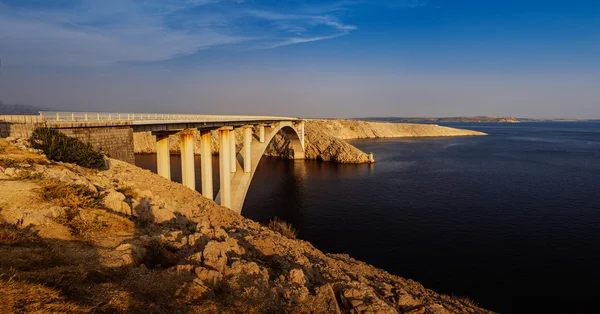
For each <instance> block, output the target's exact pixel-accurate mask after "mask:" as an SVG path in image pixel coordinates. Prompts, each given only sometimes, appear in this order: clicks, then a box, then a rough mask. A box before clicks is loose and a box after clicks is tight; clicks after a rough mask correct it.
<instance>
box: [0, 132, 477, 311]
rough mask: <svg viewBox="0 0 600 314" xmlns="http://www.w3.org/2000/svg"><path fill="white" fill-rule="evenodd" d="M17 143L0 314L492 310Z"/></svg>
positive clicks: (167, 188)
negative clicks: (58, 160)
mask: <svg viewBox="0 0 600 314" xmlns="http://www.w3.org/2000/svg"><path fill="white" fill-rule="evenodd" d="M17 144H18V145H17V146H13V145H8V144H7V143H6V142H4V141H2V140H0V191H1V193H0V209H1V210H0V289H1V290H2V293H1V294H0V312H2V313H14V312H39V313H49V312H68V313H90V312H118V313H141V312H143V313H175V312H177V313H489V312H488V311H486V310H484V309H481V308H478V307H477V306H475V305H474V304H473V303H472V302H471V301H469V300H468V299H466V298H457V297H453V296H447V295H441V294H438V293H435V292H433V291H431V290H429V289H426V288H424V287H423V286H422V285H420V284H419V283H417V282H415V281H412V280H409V279H404V278H401V277H398V276H395V275H392V274H389V273H387V272H385V271H384V270H381V269H377V268H375V267H373V266H370V265H368V264H365V263H363V262H360V261H357V260H355V259H353V258H351V257H349V256H347V255H340V254H326V253H323V252H321V251H319V250H318V249H316V248H315V247H313V246H312V245H311V244H310V243H308V242H306V241H302V240H296V239H290V238H286V237H284V236H282V235H281V234H279V233H277V232H274V231H272V230H270V229H269V228H267V227H265V226H262V225H260V224H258V223H256V222H254V221H251V220H249V219H245V218H244V217H242V216H240V215H238V214H235V213H233V212H232V211H230V210H228V209H227V208H224V207H220V206H218V205H216V204H215V203H214V202H213V201H211V200H208V199H206V198H204V197H203V196H202V195H200V194H199V193H198V192H196V191H192V190H190V189H188V188H186V187H184V186H182V185H180V184H178V183H175V182H171V181H169V180H166V179H164V178H162V177H160V176H157V175H155V174H154V173H151V172H149V171H146V170H142V169H140V168H137V167H135V166H133V165H130V164H127V163H125V162H121V161H118V160H114V159H110V160H108V163H109V169H108V170H105V171H92V170H88V169H84V168H81V167H78V166H76V165H73V164H66V163H56V162H52V161H49V160H47V159H46V158H45V157H44V156H41V155H39V154H38V153H36V152H35V151H31V150H29V149H27V148H25V147H23V145H22V143H20V144H19V143H17ZM381 254H385V252H381Z"/></svg>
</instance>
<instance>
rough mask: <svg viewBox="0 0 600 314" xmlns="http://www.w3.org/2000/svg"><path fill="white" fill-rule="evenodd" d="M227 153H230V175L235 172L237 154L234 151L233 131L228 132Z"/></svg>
mask: <svg viewBox="0 0 600 314" xmlns="http://www.w3.org/2000/svg"><path fill="white" fill-rule="evenodd" d="M229 152H230V162H231V165H230V167H231V169H230V170H231V173H235V172H236V171H237V154H236V151H235V129H233V130H231V132H229Z"/></svg>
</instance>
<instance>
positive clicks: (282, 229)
mask: <svg viewBox="0 0 600 314" xmlns="http://www.w3.org/2000/svg"><path fill="white" fill-rule="evenodd" d="M269 229H271V230H273V231H275V232H279V233H281V235H282V236H284V237H288V238H290V239H295V238H296V235H298V231H296V229H294V227H292V225H291V224H289V223H287V222H285V221H283V220H281V219H279V218H277V217H275V218H273V219H271V221H269Z"/></svg>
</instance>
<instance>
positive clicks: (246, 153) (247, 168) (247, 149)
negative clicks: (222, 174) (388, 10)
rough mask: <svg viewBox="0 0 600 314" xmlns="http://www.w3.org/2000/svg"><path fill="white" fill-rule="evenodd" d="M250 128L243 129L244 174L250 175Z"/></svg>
mask: <svg viewBox="0 0 600 314" xmlns="http://www.w3.org/2000/svg"><path fill="white" fill-rule="evenodd" d="M251 145H252V126H251V125H250V126H245V127H244V147H243V148H242V149H243V152H244V172H245V173H250V172H251V171H252V146H251Z"/></svg>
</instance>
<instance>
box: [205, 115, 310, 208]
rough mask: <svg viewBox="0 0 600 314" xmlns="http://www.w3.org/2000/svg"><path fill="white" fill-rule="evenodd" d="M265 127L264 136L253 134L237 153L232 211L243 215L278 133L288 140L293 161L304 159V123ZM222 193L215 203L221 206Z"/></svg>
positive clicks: (278, 123)
mask: <svg viewBox="0 0 600 314" xmlns="http://www.w3.org/2000/svg"><path fill="white" fill-rule="evenodd" d="M263 127H264V136H263V137H262V139H263V140H262V141H261V136H260V132H261V131H259V134H258V135H256V134H253V135H252V136H251V140H250V141H249V142H248V141H247V140H246V141H244V143H243V145H242V147H241V150H240V151H239V153H236V167H237V169H236V171H235V172H233V173H232V174H231V210H233V211H235V212H237V213H239V214H241V212H242V207H243V205H244V200H245V199H246V194H247V193H248V189H249V188H250V184H251V183H252V178H253V177H254V173H255V172H256V169H257V168H258V164H259V163H260V160H261V158H262V156H264V154H265V151H266V149H267V147H268V146H269V144H270V143H271V142H272V141H273V139H274V138H275V136H276V135H277V133H278V132H280V131H281V133H283V134H284V135H285V138H286V139H287V141H286V144H287V145H289V146H286V147H285V149H286V150H288V151H289V153H290V156H291V157H292V158H293V159H304V125H303V122H300V123H294V122H292V121H281V122H277V123H273V124H270V125H268V126H263V125H259V128H263ZM246 145H249V150H250V171H249V172H245V171H244V168H245V167H244V166H245V162H246V160H245V159H246V158H245V157H246V156H244V155H246ZM220 197H221V191H219V193H218V194H217V197H216V199H215V201H216V202H217V203H219V204H221V201H220Z"/></svg>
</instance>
